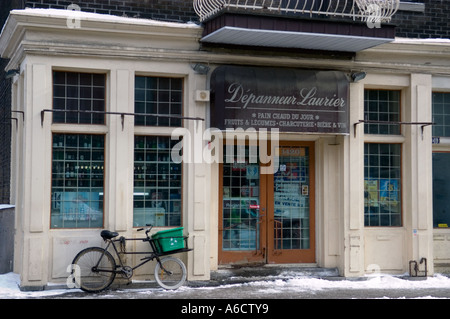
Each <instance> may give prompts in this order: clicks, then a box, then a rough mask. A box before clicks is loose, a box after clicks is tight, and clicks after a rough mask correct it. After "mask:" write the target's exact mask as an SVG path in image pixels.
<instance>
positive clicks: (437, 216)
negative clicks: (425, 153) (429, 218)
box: [433, 153, 450, 228]
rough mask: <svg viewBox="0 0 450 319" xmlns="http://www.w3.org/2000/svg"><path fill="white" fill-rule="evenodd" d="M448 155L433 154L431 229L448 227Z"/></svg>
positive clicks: (449, 213)
mask: <svg viewBox="0 0 450 319" xmlns="http://www.w3.org/2000/svg"><path fill="white" fill-rule="evenodd" d="M449 192H450V153H433V227H442V228H445V227H449V226H450V208H449V207H450V205H449V204H450V198H449V196H448V194H449Z"/></svg>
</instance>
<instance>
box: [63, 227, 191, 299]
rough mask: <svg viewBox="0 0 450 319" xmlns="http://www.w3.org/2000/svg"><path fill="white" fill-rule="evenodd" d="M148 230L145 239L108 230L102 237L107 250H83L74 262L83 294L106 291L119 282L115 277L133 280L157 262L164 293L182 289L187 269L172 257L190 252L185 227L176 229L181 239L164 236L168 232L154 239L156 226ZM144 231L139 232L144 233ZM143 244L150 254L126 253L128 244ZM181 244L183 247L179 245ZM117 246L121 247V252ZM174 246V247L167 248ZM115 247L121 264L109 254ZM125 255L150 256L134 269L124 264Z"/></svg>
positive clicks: (73, 277) (74, 268) (74, 273)
mask: <svg viewBox="0 0 450 319" xmlns="http://www.w3.org/2000/svg"><path fill="white" fill-rule="evenodd" d="M147 226H149V228H146V229H145V235H146V237H145V238H125V237H123V236H121V237H119V238H116V237H117V236H119V233H117V232H112V231H109V230H103V231H102V232H101V233H100V236H101V237H102V238H103V240H104V241H105V242H106V243H107V245H106V247H105V248H101V247H89V248H86V249H83V250H81V251H80V252H79V253H78V254H77V255H76V256H75V258H74V259H73V261H72V272H71V275H72V280H73V282H74V283H76V284H78V286H79V288H81V290H83V291H86V292H100V291H103V290H106V289H107V288H108V287H109V286H110V285H111V284H112V283H113V281H114V279H115V278H116V275H122V276H123V277H124V278H127V279H131V277H132V276H133V271H134V270H135V269H137V268H139V267H141V266H143V265H144V264H146V263H148V262H149V261H152V260H154V259H156V261H157V262H156V265H155V270H154V275H155V280H156V282H157V283H158V285H159V286H161V287H162V288H164V289H169V290H171V289H177V288H179V287H181V286H182V285H183V284H184V282H185V281H186V266H185V265H184V263H183V261H181V260H180V259H179V258H177V257H173V256H170V255H172V254H176V253H180V252H187V251H191V250H192V249H189V248H187V247H188V246H187V238H188V237H187V236H182V230H183V228H182V227H179V228H177V229H176V231H178V232H180V231H181V236H179V235H178V234H177V235H176V236H167V237H164V236H162V234H163V233H167V232H170V230H169V231H161V232H158V233H156V234H154V235H152V236H151V237H150V236H149V233H150V231H151V229H152V228H153V226H151V225H147ZM142 230H144V228H139V229H138V231H142ZM131 240H142V241H144V242H147V241H148V242H149V244H150V248H151V249H152V251H150V252H127V251H126V249H125V247H126V241H131ZM180 240H181V241H182V242H181V245H180ZM117 243H119V244H120V245H119V249H120V250H121V251H120V252H119V250H118V247H117V245H116V244H117ZM168 245H169V246H173V247H168ZM111 246H112V248H113V249H112V251H113V253H114V252H115V254H116V256H117V260H118V264H117V263H116V260H115V259H114V257H113V255H112V254H111V253H110V252H109V251H108V249H109V248H110V247H111ZM125 254H149V255H148V256H146V257H144V258H141V261H142V262H141V263H139V264H138V265H136V266H134V267H130V266H127V265H125V264H124V262H123V261H122V258H121V255H125Z"/></svg>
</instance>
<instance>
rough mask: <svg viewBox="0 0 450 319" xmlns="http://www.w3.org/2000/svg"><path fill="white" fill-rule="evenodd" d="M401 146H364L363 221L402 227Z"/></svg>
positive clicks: (369, 224) (375, 224)
mask: <svg viewBox="0 0 450 319" xmlns="http://www.w3.org/2000/svg"><path fill="white" fill-rule="evenodd" d="M400 163H401V145H400V144H365V145H364V165H365V169H364V224H365V226H401V166H400Z"/></svg>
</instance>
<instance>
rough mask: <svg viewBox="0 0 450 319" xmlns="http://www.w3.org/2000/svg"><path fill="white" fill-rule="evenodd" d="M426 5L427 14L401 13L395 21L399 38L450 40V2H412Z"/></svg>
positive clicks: (424, 0)
mask: <svg viewBox="0 0 450 319" xmlns="http://www.w3.org/2000/svg"><path fill="white" fill-rule="evenodd" d="M411 2H419V3H424V4H425V12H409V11H400V12H398V13H397V14H396V15H395V16H394V19H393V21H392V22H393V23H394V24H396V25H397V36H398V37H404V38H445V39H448V38H450V22H449V17H450V0H423V1H411Z"/></svg>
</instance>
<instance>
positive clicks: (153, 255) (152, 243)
mask: <svg viewBox="0 0 450 319" xmlns="http://www.w3.org/2000/svg"><path fill="white" fill-rule="evenodd" d="M182 238H183V239H184V240H185V241H187V237H184V236H183V237H182ZM132 240H140V241H144V242H146V241H148V242H149V244H150V247H151V248H152V251H150V252H148V251H145V252H126V251H125V252H119V250H118V249H117V246H116V244H115V243H116V242H122V241H125V242H126V241H132ZM106 241H107V242H108V244H107V245H106V247H105V249H104V253H103V254H102V255H101V256H100V258H99V260H98V262H97V264H96V266H95V267H94V268H95V270H97V271H99V272H115V273H116V274H120V273H121V272H122V271H123V268H124V267H127V266H126V265H124V263H123V261H122V258H121V254H124V255H139V254H140V255H146V254H150V255H149V256H147V257H144V258H141V260H143V262H141V263H139V264H137V265H136V266H134V267H130V268H131V270H133V271H134V270H135V269H137V268H139V267H141V266H143V265H144V264H146V263H148V262H149V261H152V260H153V259H156V261H157V262H158V263H159V264H160V265H161V268H162V269H163V270H164V271H166V272H167V270H166V269H164V267H163V266H162V264H161V261H160V258H159V257H161V256H167V255H173V254H176V253H179V252H186V251H191V250H192V249H189V248H183V249H177V250H174V251H169V252H164V253H158V252H157V248H156V245H155V240H154V239H151V238H149V237H148V236H147V237H146V238H125V237H120V238H117V239H107V240H106ZM110 246H112V247H113V249H114V252H115V254H116V256H117V259H118V261H119V266H120V267H121V268H122V269H120V270H113V271H109V270H99V269H98V266H99V264H100V261H101V260H102V258H103V256H104V255H105V252H106V251H108V249H109V248H110ZM186 247H187V245H186ZM128 267H129V266H128Z"/></svg>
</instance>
